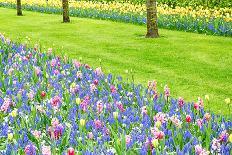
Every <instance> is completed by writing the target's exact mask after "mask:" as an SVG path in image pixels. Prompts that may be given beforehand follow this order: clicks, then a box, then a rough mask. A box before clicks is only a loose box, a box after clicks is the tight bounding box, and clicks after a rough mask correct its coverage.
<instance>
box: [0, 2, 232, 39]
mask: <svg viewBox="0 0 232 155" xmlns="http://www.w3.org/2000/svg"><path fill="white" fill-rule="evenodd" d="M22 3H23V4H22V5H23V8H24V9H25V10H30V11H37V12H43V13H55V14H61V12H62V9H61V2H60V0H52V1H50V0H49V1H48V2H47V1H46V0H24V1H22ZM0 6H2V7H8V8H15V0H0ZM70 15H71V16H78V17H88V18H97V19H107V20H113V21H122V22H129V23H135V24H146V6H145V5H139V4H130V3H119V2H109V3H106V2H87V1H70ZM158 24H159V27H160V28H167V29H176V30H182V31H188V32H197V33H205V34H213V35H222V36H232V9H231V8H218V9H216V8H215V9H208V8H203V7H201V6H199V7H196V8H194V9H193V8H192V7H176V8H171V7H169V6H168V5H159V6H158Z"/></svg>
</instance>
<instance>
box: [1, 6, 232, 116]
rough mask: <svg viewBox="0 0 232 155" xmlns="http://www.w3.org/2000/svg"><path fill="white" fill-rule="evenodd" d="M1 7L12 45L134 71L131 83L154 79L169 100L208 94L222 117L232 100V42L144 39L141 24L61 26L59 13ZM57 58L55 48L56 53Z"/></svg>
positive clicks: (182, 35)
mask: <svg viewBox="0 0 232 155" xmlns="http://www.w3.org/2000/svg"><path fill="white" fill-rule="evenodd" d="M15 13H16V11H15V10H12V9H5V8H0V32H1V33H3V32H4V33H5V34H6V36H8V37H10V38H12V39H13V40H14V41H21V42H23V41H25V40H26V39H25V36H29V37H30V38H31V41H32V42H33V43H35V42H36V41H39V42H40V43H41V44H42V45H43V46H44V47H46V48H48V47H53V48H54V49H61V48H63V51H64V52H65V53H66V54H67V55H68V56H69V57H71V58H77V59H78V58H79V57H82V58H83V61H84V62H86V63H89V64H90V65H91V66H93V67H98V66H99V65H100V62H99V61H98V59H99V58H100V59H101V60H102V66H103V70H104V71H105V72H107V73H109V72H111V73H113V74H114V75H122V76H123V77H130V76H129V75H126V73H125V70H127V69H128V70H130V69H133V70H134V72H135V73H134V74H135V82H136V83H143V84H146V83H147V81H148V80H153V79H156V80H157V81H158V84H159V85H160V89H161V85H162V87H163V85H164V84H166V83H167V84H168V85H169V87H171V94H172V96H174V97H178V96H182V97H184V98H185V99H186V100H189V101H191V100H196V99H197V97H198V96H201V97H204V95H205V94H209V95H210V98H211V99H210V104H207V105H206V106H207V108H209V107H210V108H211V109H213V110H214V111H215V112H217V113H220V110H221V112H222V113H224V114H227V113H228V109H227V108H225V107H226V106H225V104H224V99H225V98H227V97H230V98H232V38H226V37H218V36H206V35H201V34H194V33H186V32H178V31H170V30H163V29H161V30H160V34H161V38H159V39H153V40H149V39H145V38H144V37H143V36H144V34H145V31H146V27H145V26H138V25H132V24H125V23H116V22H111V21H102V20H93V19H85V18H75V17H73V18H71V20H72V22H71V23H70V24H63V23H61V19H62V17H61V16H59V15H48V14H41V13H35V12H26V11H24V14H25V16H23V17H17V16H15ZM54 52H56V53H57V54H61V53H59V52H60V50H55V51H54Z"/></svg>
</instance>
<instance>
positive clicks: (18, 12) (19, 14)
mask: <svg viewBox="0 0 232 155" xmlns="http://www.w3.org/2000/svg"><path fill="white" fill-rule="evenodd" d="M17 15H18V16H22V15H23V13H22V4H21V0H17Z"/></svg>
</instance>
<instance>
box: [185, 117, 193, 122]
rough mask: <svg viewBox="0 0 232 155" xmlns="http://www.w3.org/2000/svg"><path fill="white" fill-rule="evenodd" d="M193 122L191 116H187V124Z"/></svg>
mask: <svg viewBox="0 0 232 155" xmlns="http://www.w3.org/2000/svg"><path fill="white" fill-rule="evenodd" d="M191 121H192V118H191V116H190V115H187V116H186V122H187V123H190V122H191Z"/></svg>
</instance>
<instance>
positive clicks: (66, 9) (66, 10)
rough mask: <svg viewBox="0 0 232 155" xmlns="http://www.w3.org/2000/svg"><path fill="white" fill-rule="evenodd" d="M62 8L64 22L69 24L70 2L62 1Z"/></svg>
mask: <svg viewBox="0 0 232 155" xmlns="http://www.w3.org/2000/svg"><path fill="white" fill-rule="evenodd" d="M62 6H63V22H64V23H69V22H70V18H69V6H68V0H62Z"/></svg>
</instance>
